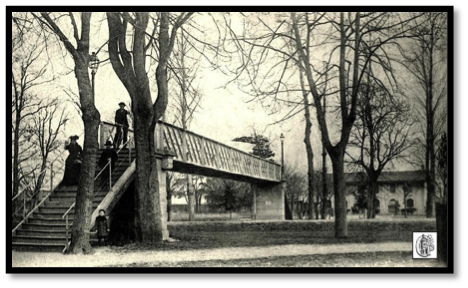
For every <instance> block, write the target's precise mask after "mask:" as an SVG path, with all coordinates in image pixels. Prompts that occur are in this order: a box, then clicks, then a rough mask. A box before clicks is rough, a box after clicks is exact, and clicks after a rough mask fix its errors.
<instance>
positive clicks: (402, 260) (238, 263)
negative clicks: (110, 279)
mask: <svg viewBox="0 0 468 288" xmlns="http://www.w3.org/2000/svg"><path fill="white" fill-rule="evenodd" d="M168 266H170V267H442V266H440V264H439V263H438V262H437V260H435V259H430V260H429V259H426V260H414V259H412V255H411V252H372V253H346V254H327V255H300V256H280V257H266V258H255V259H238V260H209V261H187V262H178V263H170V264H169V263H167V262H149V263H131V264H125V265H120V266H113V267H168Z"/></svg>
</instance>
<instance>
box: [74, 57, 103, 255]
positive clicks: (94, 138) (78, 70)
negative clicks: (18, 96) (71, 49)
mask: <svg viewBox="0 0 468 288" xmlns="http://www.w3.org/2000/svg"><path fill="white" fill-rule="evenodd" d="M86 53H87V52H86ZM87 64H88V63H87V62H85V61H82V60H79V59H75V75H76V78H77V80H78V89H79V91H80V103H81V111H82V119H83V123H84V130H85V131H84V145H83V157H82V163H81V172H80V181H79V184H78V191H77V193H76V205H75V216H74V219H73V226H72V241H71V246H70V249H69V252H71V253H73V254H80V253H85V254H88V253H90V252H91V251H92V249H91V245H90V244H89V230H90V228H92V227H89V225H90V220H91V219H90V217H91V214H92V212H93V211H92V205H93V197H94V175H95V168H96V153H97V149H98V129H99V123H100V118H101V116H100V114H99V111H98V110H97V109H96V107H95V106H94V95H93V92H92V89H91V83H90V80H89V75H88V65H87Z"/></svg>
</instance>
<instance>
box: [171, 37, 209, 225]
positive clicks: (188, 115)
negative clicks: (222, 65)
mask: <svg viewBox="0 0 468 288" xmlns="http://www.w3.org/2000/svg"><path fill="white" fill-rule="evenodd" d="M176 41H177V45H175V48H177V49H175V51H174V56H173V57H172V59H171V61H170V65H169V69H170V70H171V71H173V72H174V73H173V77H172V78H173V80H174V82H175V84H176V85H175V86H176V88H175V89H173V90H174V92H175V93H174V94H175V97H173V98H174V99H171V100H173V101H171V104H170V106H171V108H172V109H171V110H172V111H174V112H173V113H172V114H173V115H171V116H173V117H174V119H175V121H174V122H175V123H177V124H179V126H180V127H182V129H184V130H187V129H188V127H189V126H190V123H191V121H192V119H193V116H194V113H195V110H196V109H197V108H198V107H199V105H200V100H201V97H202V94H201V93H200V92H199V91H198V89H197V87H196V86H195V83H194V82H195V80H196V79H197V78H196V75H197V72H198V68H199V62H200V60H201V59H200V55H198V57H197V58H196V59H194V58H193V57H194V56H195V55H196V54H195V55H194V53H193V50H194V48H193V47H192V46H190V45H189V43H187V40H186V37H185V33H184V30H181V33H180V35H178V37H177V38H176ZM182 141H183V145H187V143H185V138H183V139H182ZM186 176H187V177H186V178H187V194H188V206H189V221H194V220H195V212H196V210H197V206H198V204H197V203H198V201H197V197H196V196H197V195H196V191H197V190H198V189H196V188H195V187H194V186H193V183H194V179H193V176H192V175H191V174H187V175H186ZM195 182H196V179H195Z"/></svg>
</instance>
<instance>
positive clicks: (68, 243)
mask: <svg viewBox="0 0 468 288" xmlns="http://www.w3.org/2000/svg"><path fill="white" fill-rule="evenodd" d="M103 123H105V122H103ZM106 124H107V123H106ZM109 124H110V123H109ZM131 140H132V137H129V139H128V140H127V142H125V143H124V144H123V145H122V148H123V147H124V146H125V145H127V144H129V143H130V141H131ZM122 148H120V149H119V150H118V151H117V154H119V152H120V151H121V150H122ZM130 153H131V149H129V156H131V155H130ZM122 162H123V161H122ZM122 162H121V163H120V164H119V165H118V166H117V167H120V165H121V164H122ZM110 164H111V159H109V161H107V163H106V165H105V166H104V167H103V168H102V169H101V171H99V173H98V175H96V176H95V177H94V181H96V179H97V178H98V177H99V175H101V174H102V172H103V171H104V169H106V167H107V166H109V165H110ZM109 177H112V174H109ZM110 180H111V179H110ZM99 188H100V187H99ZM75 205H76V201H75V202H73V204H72V205H71V206H70V207H69V208H68V210H67V211H65V213H64V214H63V215H62V219H64V218H65V220H66V225H65V226H66V227H65V230H66V243H65V248H64V249H63V251H62V252H65V251H66V250H67V249H68V247H69V245H70V241H68V214H69V213H70V211H71V210H72V209H73V207H75ZM91 228H92V227H90V229H91Z"/></svg>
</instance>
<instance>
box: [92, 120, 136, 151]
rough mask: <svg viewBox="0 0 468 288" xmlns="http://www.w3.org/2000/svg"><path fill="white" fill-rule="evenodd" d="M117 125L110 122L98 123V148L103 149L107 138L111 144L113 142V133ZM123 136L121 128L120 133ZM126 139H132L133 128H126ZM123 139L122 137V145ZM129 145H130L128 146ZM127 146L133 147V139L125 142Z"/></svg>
mask: <svg viewBox="0 0 468 288" xmlns="http://www.w3.org/2000/svg"><path fill="white" fill-rule="evenodd" d="M118 126H119V125H117V124H114V123H110V122H105V121H103V122H101V124H99V148H101V149H103V148H106V147H105V144H106V141H107V140H111V141H112V144H114V142H115V139H114V138H115V134H116V132H117V127H118ZM121 137H123V129H122V135H121ZM128 139H134V137H133V129H130V128H128ZM124 142H125V141H124V139H122V141H121V143H122V145H123V143H124ZM129 145H130V146H129ZM127 147H128V148H135V141H131V142H129V143H128V144H127Z"/></svg>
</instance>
